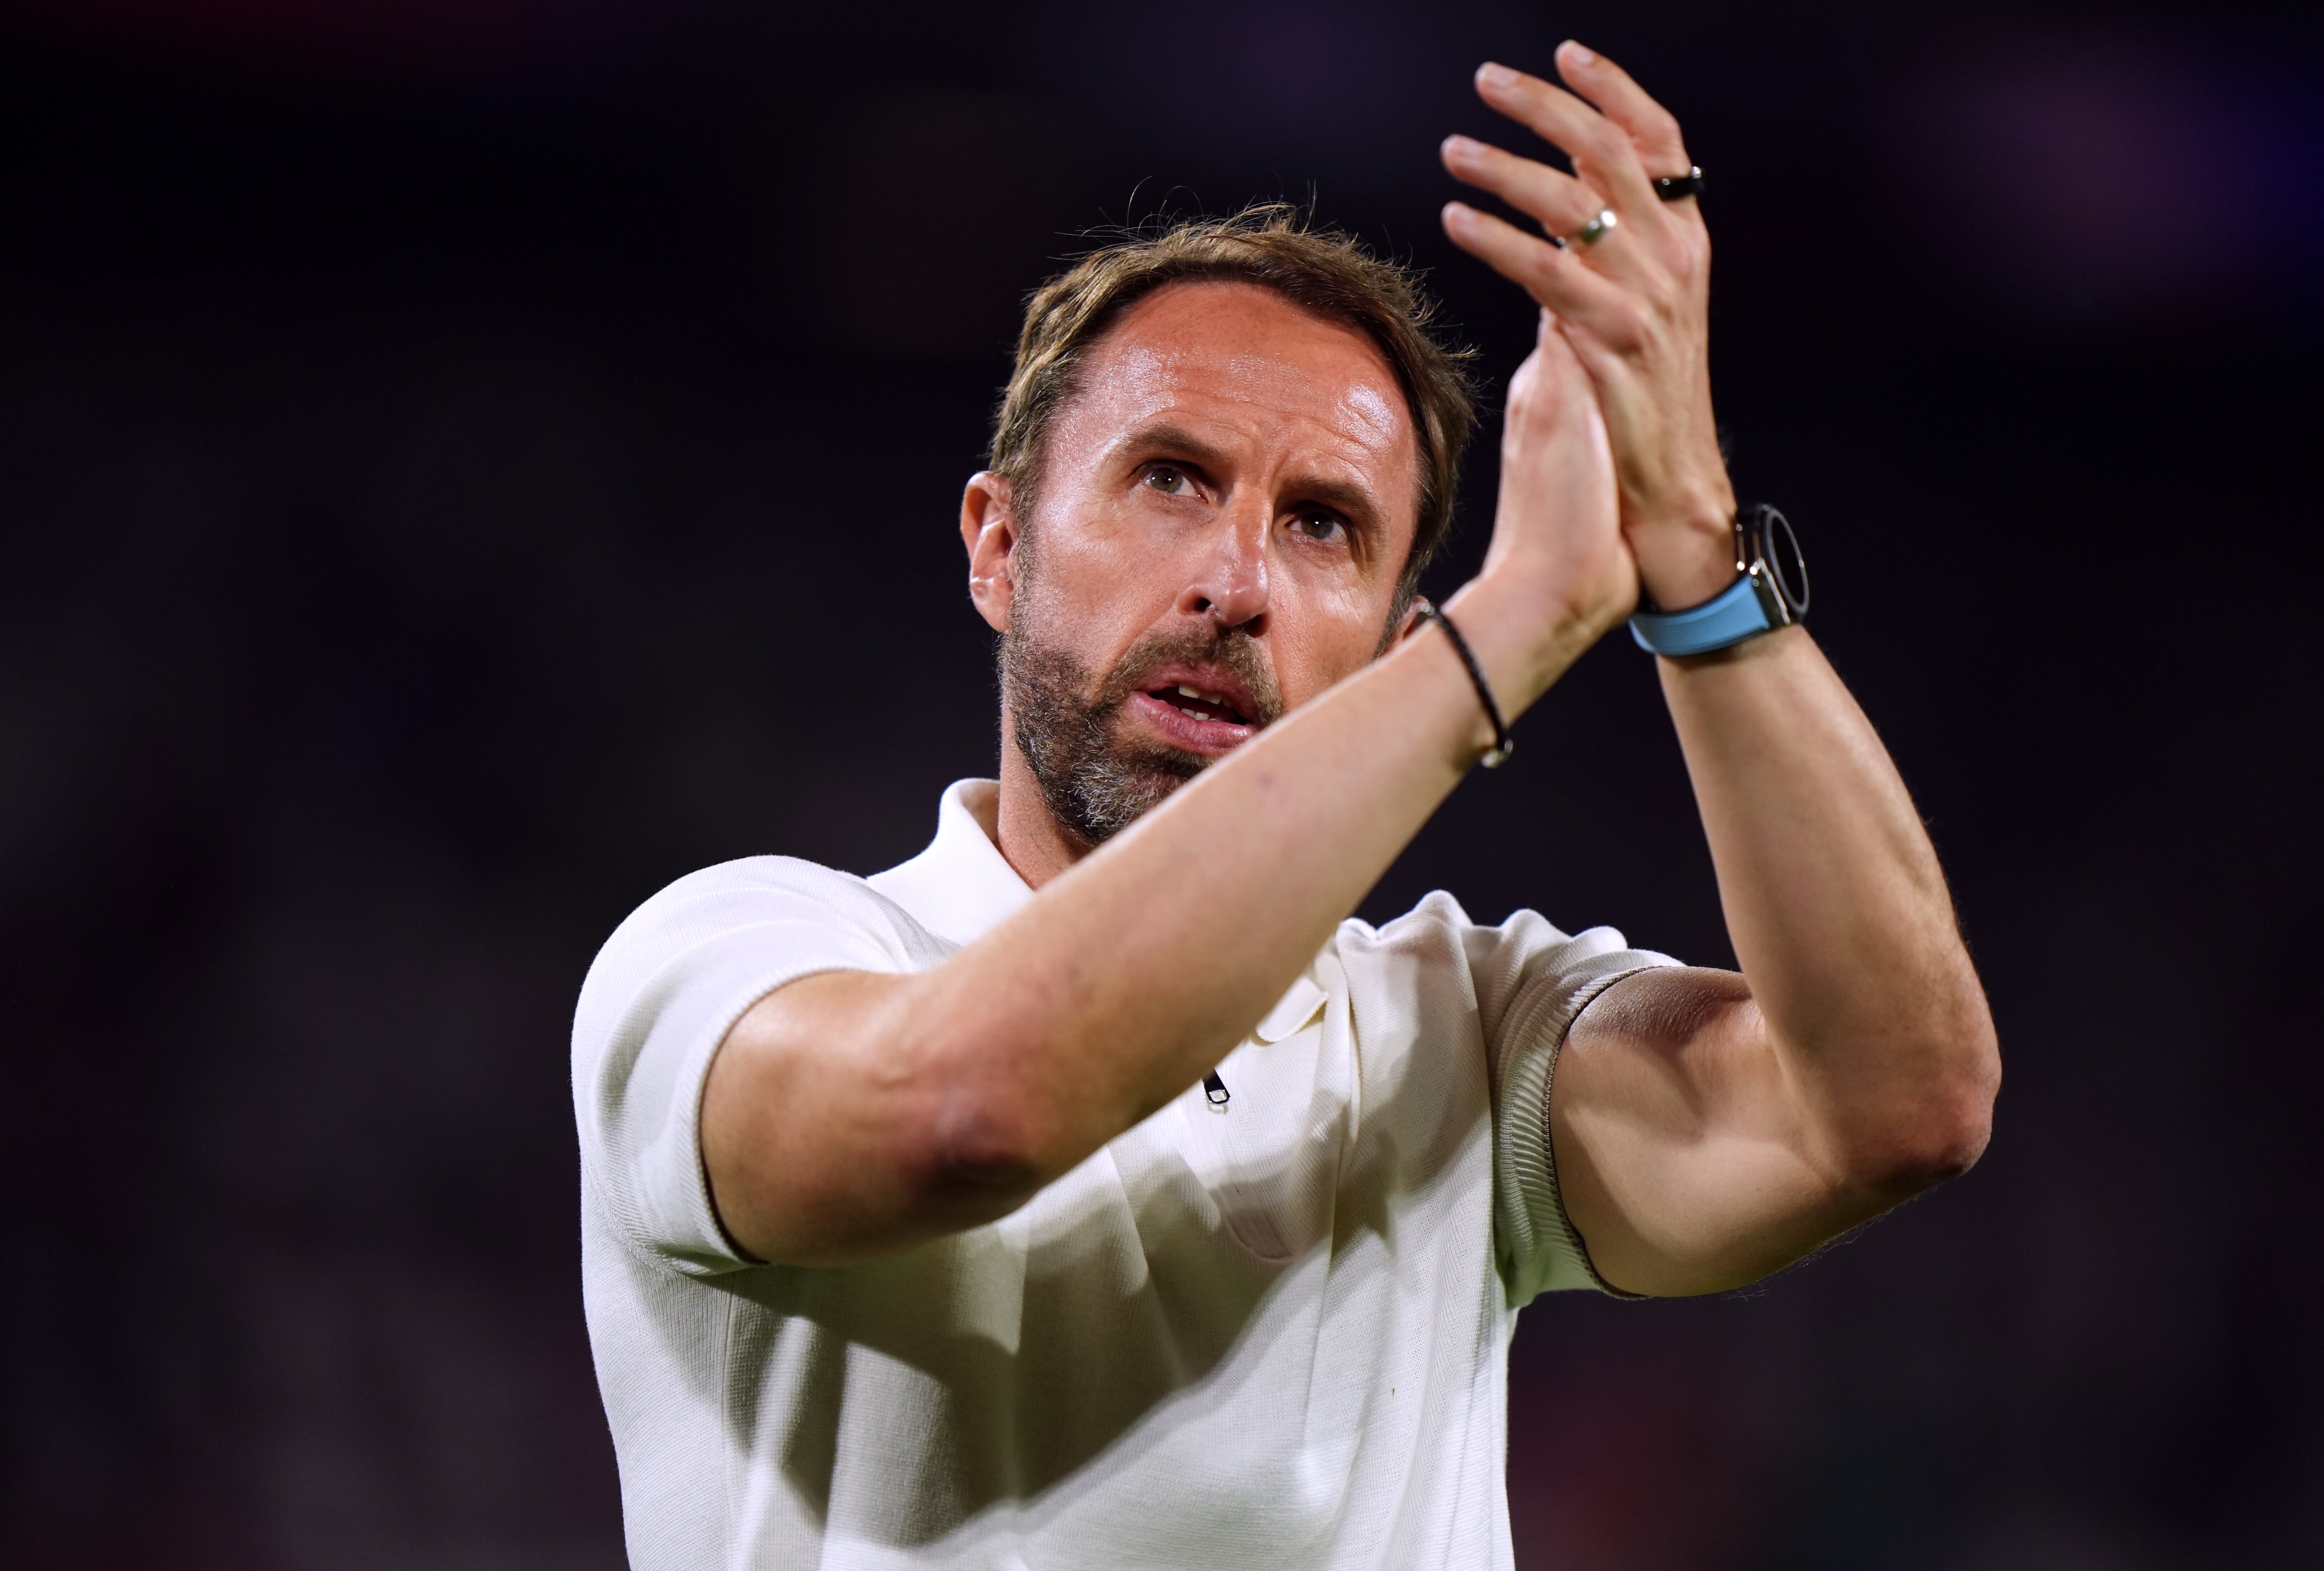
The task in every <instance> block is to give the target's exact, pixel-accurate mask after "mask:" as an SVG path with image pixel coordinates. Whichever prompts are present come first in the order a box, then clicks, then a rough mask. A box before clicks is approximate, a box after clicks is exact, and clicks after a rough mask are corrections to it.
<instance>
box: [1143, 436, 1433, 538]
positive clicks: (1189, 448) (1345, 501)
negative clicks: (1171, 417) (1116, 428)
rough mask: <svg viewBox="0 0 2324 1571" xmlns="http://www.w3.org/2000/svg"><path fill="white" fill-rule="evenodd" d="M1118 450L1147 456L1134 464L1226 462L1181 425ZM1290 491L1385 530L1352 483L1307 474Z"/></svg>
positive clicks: (1365, 526) (1372, 529)
mask: <svg viewBox="0 0 2324 1571" xmlns="http://www.w3.org/2000/svg"><path fill="white" fill-rule="evenodd" d="M1121 451H1122V454H1123V455H1125V456H1130V457H1135V456H1136V455H1139V454H1145V455H1147V456H1146V457H1144V458H1136V462H1138V463H1140V464H1145V463H1150V462H1152V460H1153V458H1154V457H1156V456H1159V455H1163V454H1176V455H1178V456H1180V457H1182V458H1185V459H1187V460H1189V461H1191V462H1193V463H1194V464H1199V465H1200V466H1202V467H1203V468H1205V469H1210V470H1213V471H1215V470H1221V469H1224V468H1225V467H1226V466H1227V462H1228V460H1227V455H1226V454H1225V452H1224V451H1223V450H1222V449H1221V448H1219V447H1217V446H1213V445H1212V444H1211V443H1208V442H1205V441H1203V439H1202V438H1201V437H1200V436H1195V435H1194V433H1193V432H1192V431H1189V430H1187V429H1186V428H1185V427H1184V426H1177V425H1173V424H1171V423H1169V422H1168V421H1164V422H1163V423H1161V424H1159V425H1155V426H1148V427H1145V428H1143V429H1142V430H1139V431H1135V432H1133V433H1131V434H1130V437H1129V439H1128V440H1127V441H1125V442H1124V443H1123V444H1122V445H1121ZM1293 489H1294V490H1295V491H1296V492H1297V493H1298V494H1299V495H1300V496H1302V497H1305V499H1306V500H1308V501H1313V502H1318V503H1321V504H1322V505H1323V506H1324V507H1327V508H1330V509H1331V510H1333V511H1334V512H1338V513H1343V514H1345V515H1346V516H1347V519H1348V520H1349V522H1351V523H1352V524H1354V525H1356V526H1357V527H1358V528H1360V529H1362V530H1363V531H1364V532H1365V533H1367V534H1371V535H1378V534H1379V532H1380V531H1381V530H1382V529H1383V528H1386V527H1387V519H1385V517H1384V516H1383V515H1382V513H1381V511H1380V506H1379V502H1378V501H1374V500H1373V498H1372V494H1371V492H1368V491H1366V490H1365V489H1364V488H1363V487H1362V486H1360V485H1357V484H1355V483H1353V482H1350V481H1344V480H1332V479H1329V478H1327V477H1325V476H1323V475H1307V476H1305V477H1302V478H1300V479H1299V480H1298V481H1297V482H1296V483H1295V485H1294V487H1293Z"/></svg>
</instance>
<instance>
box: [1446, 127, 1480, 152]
mask: <svg viewBox="0 0 2324 1571" xmlns="http://www.w3.org/2000/svg"><path fill="white" fill-rule="evenodd" d="M1483 145H1484V144H1483V143H1482V142H1473V141H1471V140H1470V139H1469V138H1468V137H1465V136H1462V135H1461V134H1460V133H1458V132H1455V133H1453V134H1452V135H1451V136H1448V137H1446V138H1445V139H1444V156H1445V157H1447V158H1469V157H1471V156H1473V155H1474V154H1475V153H1476V152H1478V151H1479V150H1480V148H1481V147H1482V146H1483Z"/></svg>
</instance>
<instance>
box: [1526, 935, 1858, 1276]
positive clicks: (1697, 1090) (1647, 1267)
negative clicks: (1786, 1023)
mask: <svg viewBox="0 0 2324 1571" xmlns="http://www.w3.org/2000/svg"><path fill="white" fill-rule="evenodd" d="M1549 1122H1550V1133H1551V1141H1552V1149H1553V1154H1554V1161H1555V1165H1556V1171H1557V1175H1558V1189H1559V1193H1560V1196H1561V1198H1562V1199H1563V1201H1564V1203H1565V1208H1566V1214H1567V1216H1568V1217H1570V1218H1571V1219H1572V1223H1573V1226H1574V1229H1575V1231H1577V1232H1578V1233H1580V1234H1581V1235H1582V1239H1583V1241H1584V1243H1585V1245H1587V1247H1588V1249H1589V1251H1590V1257H1591V1263H1592V1264H1593V1265H1595V1266H1596V1267H1597V1269H1598V1272H1599V1273H1600V1275H1601V1276H1603V1277H1604V1278H1605V1279H1606V1280H1607V1281H1608V1282H1610V1283H1612V1284H1613V1285H1614V1286H1616V1287H1618V1288H1621V1289H1623V1290H1624V1291H1629V1292H1638V1293H1650V1294H1655V1295H1657V1296H1675V1295H1681V1294H1688V1293H1701V1292H1718V1291H1723V1290H1725V1289H1729V1288H1734V1287H1740V1286H1742V1285H1744V1284H1745V1283H1747V1282H1756V1281H1757V1280H1758V1279H1759V1278H1760V1277H1763V1276H1766V1274H1768V1273H1769V1272H1774V1271H1777V1270H1780V1269H1782V1268H1783V1267H1784V1266H1785V1265H1788V1264H1790V1263H1792V1262H1793V1261H1795V1260H1797V1259H1799V1258H1801V1257H1802V1256H1803V1255H1805V1254H1809V1253H1811V1252H1812V1251H1813V1250H1814V1249H1816V1248H1818V1247H1819V1246H1821V1245H1823V1244H1824V1243H1826V1242H1828V1241H1829V1240H1831V1238H1833V1237H1835V1236H1838V1235H1840V1233H1843V1232H1845V1231H1847V1230H1848V1229H1849V1227H1852V1226H1856V1225H1858V1223H1860V1222H1863V1221H1866V1220H1868V1219H1869V1217H1872V1216H1874V1215H1877V1212H1878V1210H1879V1209H1881V1208H1882V1205H1879V1204H1870V1205H1868V1208H1867V1199H1866V1197H1864V1196H1862V1195H1861V1194H1860V1193H1859V1192H1858V1191H1857V1190H1854V1189H1853V1188H1852V1187H1851V1186H1849V1185H1848V1184H1845V1183H1843V1182H1841V1181H1840V1180H1839V1179H1838V1177H1837V1176H1836V1171H1835V1169H1834V1168H1833V1166H1832V1164H1831V1163H1830V1162H1826V1161H1824V1160H1822V1159H1821V1153H1819V1152H1818V1150H1817V1144H1816V1140H1815V1137H1814V1129H1813V1126H1812V1121H1811V1120H1810V1119H1808V1118H1807V1117H1806V1116H1805V1115H1804V1113H1803V1109H1802V1108H1801V1106H1800V1104H1799V1101H1798V1098H1796V1096H1795V1095H1794V1088H1793V1087H1792V1085H1791V1084H1790V1082H1789V1079H1788V1077H1787V1076H1786V1074H1785V1072H1784V1066H1783V1063H1782V1061H1781V1060H1780V1059H1779V1057H1778V1056H1777V1054H1776V1053H1775V1050H1774V1047H1773V1045H1772V1044H1771V1043H1769V1041H1768V1039H1767V1035H1766V1026H1765V1024H1764V1022H1763V1021H1762V1020H1761V1018H1760V1015H1759V1010H1758V1007H1757V1005H1756V1004H1754V1003H1753V1002H1752V999H1751V992H1750V988H1748V986H1747V985H1746V983H1745V982H1744V979H1743V978H1742V977H1740V976H1738V975H1737V974H1736V973H1734V972H1732V971H1719V970H1707V969H1676V968H1665V969H1655V970H1651V971H1645V972H1641V973H1639V974H1637V975H1636V976H1632V977H1628V978H1624V979H1623V980H1622V981H1620V982H1618V983H1616V984H1615V985H1614V986H1612V987H1610V988H1607V989H1606V991H1605V992H1604V993H1602V994H1600V995H1599V997H1597V998H1596V999H1594V1000H1592V1001H1591V1005H1590V1006H1589V1007H1588V1008H1587V1009H1585V1010H1583V1011H1582V1015H1581V1016H1580V1018H1578V1019H1577V1020H1576V1021H1575V1022H1574V1024H1573V1027H1572V1031H1571V1032H1570V1033H1569V1034H1568V1035H1567V1037H1566V1041H1565V1045H1564V1046H1563V1049H1562V1050H1561V1051H1560V1052H1559V1055H1558V1060H1557V1069H1556V1073H1555V1076H1554V1079H1553V1080H1552V1083H1551V1091H1550V1120H1549Z"/></svg>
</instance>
